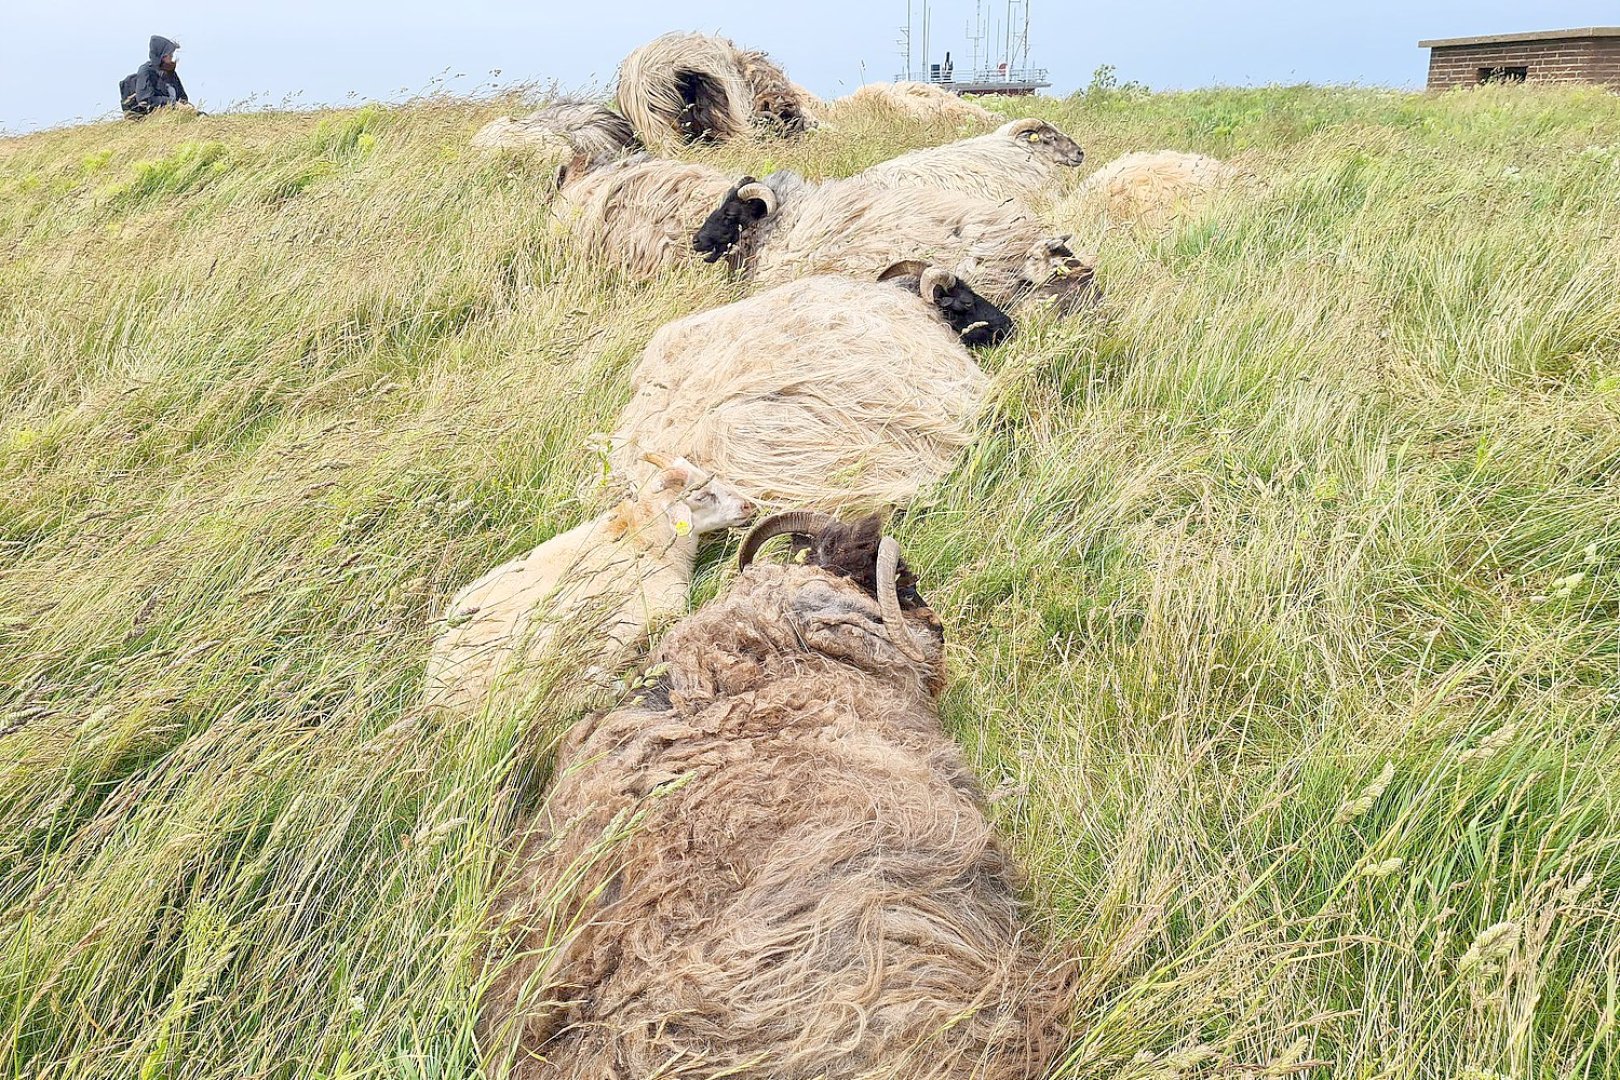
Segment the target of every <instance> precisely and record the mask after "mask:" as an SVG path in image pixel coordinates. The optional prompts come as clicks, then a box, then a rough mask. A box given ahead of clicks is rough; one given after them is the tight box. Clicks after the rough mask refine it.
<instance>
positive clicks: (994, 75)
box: [894, 65, 1050, 86]
mask: <svg viewBox="0 0 1620 1080" xmlns="http://www.w3.org/2000/svg"><path fill="white" fill-rule="evenodd" d="M908 78H909V79H910V80H912V81H915V82H925V83H934V84H936V85H940V86H953V85H955V84H956V83H973V84H974V85H983V84H986V83H990V84H994V83H1046V82H1049V81H1050V80H1049V79H1048V78H1047V70H1046V68H1004V67H993V68H984V69H983V70H981V71H979V72H978V73H976V74H975V75H974V76H973V77H972V78H966V77H963V78H957V75H956V69H955V68H946V67H941V66H939V65H933V66H930V67H929V69H928V70H927V71H919V72H916V73H915V74H913V75H911V76H909V77H908V76H907V75H906V74H905V72H900V73H899V74H897V75H895V77H894V81H895V82H905V81H907V79H908Z"/></svg>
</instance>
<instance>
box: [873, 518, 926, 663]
mask: <svg viewBox="0 0 1620 1080" xmlns="http://www.w3.org/2000/svg"><path fill="white" fill-rule="evenodd" d="M899 570H900V545H899V544H898V543H896V542H895V539H894V537H892V536H885V537H884V538H883V539H882V540H881V541H879V543H878V557H877V598H878V607H879V608H880V609H882V611H883V628H884V629H885V630H887V631H888V632H889V640H890V641H892V642H893V643H894V647H895V648H897V649H899V650H900V651H901V652H902V653H904V654H905V655H906V659H908V660H911V661H913V662H915V663H918V664H921V663H926V662H927V660H928V654H927V653H925V652H923V650H922V646H921V645H918V644H917V639H916V637H914V636H913V635H912V633H911V627H910V626H909V625H908V624H907V623H906V616H905V613H904V612H902V611H901V610H900V594H899V593H898V592H897V591H896V590H895V578H896V576H897V575H898V573H899Z"/></svg>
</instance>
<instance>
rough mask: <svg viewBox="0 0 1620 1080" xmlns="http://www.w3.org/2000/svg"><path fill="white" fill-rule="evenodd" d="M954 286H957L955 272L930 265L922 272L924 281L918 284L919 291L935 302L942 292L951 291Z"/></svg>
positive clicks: (925, 298)
mask: <svg viewBox="0 0 1620 1080" xmlns="http://www.w3.org/2000/svg"><path fill="white" fill-rule="evenodd" d="M954 288H956V275H955V274H953V273H951V272H950V271H949V270H941V269H940V268H939V267H937V266H930V267H929V268H928V269H926V270H924V271H923V272H922V281H921V282H920V283H919V284H918V286H917V291H918V292H919V293H920V294H922V298H923V299H924V300H926V301H928V302H929V303H930V304H933V303H937V302H938V300H939V294H940V293H942V292H950V291H951V290H952V289H954Z"/></svg>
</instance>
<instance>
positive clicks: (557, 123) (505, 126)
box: [472, 101, 639, 159]
mask: <svg viewBox="0 0 1620 1080" xmlns="http://www.w3.org/2000/svg"><path fill="white" fill-rule="evenodd" d="M472 145H473V146H475V147H478V148H479V149H485V150H494V149H505V148H513V147H523V146H538V147H542V148H546V149H554V150H562V151H568V152H570V153H582V154H586V155H588V156H589V157H591V158H592V159H608V158H612V157H614V156H617V155H618V154H621V153H623V152H625V151H626V150H633V149H635V148H636V147H637V146H638V145H639V143H638V141H637V139H636V133H635V132H634V131H633V130H631V128H630V121H628V120H626V119H625V118H624V117H622V116H620V115H619V114H618V113H616V112H613V111H612V110H611V109H609V108H607V107H606V106H605V105H600V104H597V103H595V102H589V101H559V102H556V103H554V104H551V105H548V106H546V107H545V108H543V109H537V110H536V111H534V112H532V113H530V114H529V115H528V116H525V117H524V118H523V119H521V120H515V119H513V118H512V117H510V116H500V117H496V118H495V119H494V120H491V121H490V122H489V123H488V124H485V125H484V126H483V127H482V128H480V129H479V131H478V133H477V134H476V135H474V136H473V139H472Z"/></svg>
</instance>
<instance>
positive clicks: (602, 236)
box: [552, 154, 733, 280]
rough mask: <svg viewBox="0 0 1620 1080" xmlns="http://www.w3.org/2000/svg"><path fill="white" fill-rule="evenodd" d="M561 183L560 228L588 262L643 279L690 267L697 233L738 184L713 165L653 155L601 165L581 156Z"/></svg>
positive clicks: (557, 212) (556, 209)
mask: <svg viewBox="0 0 1620 1080" xmlns="http://www.w3.org/2000/svg"><path fill="white" fill-rule="evenodd" d="M559 184H560V192H559V197H558V199H557V201H556V202H555V203H554V204H553V207H552V214H553V218H554V220H555V221H556V223H557V225H558V227H559V229H561V230H562V231H563V232H564V233H565V234H566V235H567V236H568V237H569V239H570V241H571V243H572V244H573V245H574V246H575V247H576V248H577V249H578V250H580V251H581V252H583V253H584V254H585V255H586V256H587V257H589V258H592V259H596V260H599V261H601V262H603V263H606V264H607V265H608V266H611V267H613V268H614V269H617V270H619V271H620V272H622V273H624V274H626V275H627V276H629V277H632V278H635V279H638V280H651V279H652V278H655V277H657V276H658V275H659V274H660V273H662V272H664V271H665V270H667V269H669V268H670V267H672V266H675V265H677V264H678V263H681V262H686V261H690V260H691V259H692V257H693V255H692V234H693V232H694V231H695V230H696V229H697V228H698V227H699V226H701V225H702V224H703V222H704V220H705V218H706V217H707V216H708V214H709V213H710V211H711V210H713V208H714V206H715V204H716V203H718V202H719V201H720V200H721V199H723V198H724V197H725V195H726V193H727V192H729V191H730V190H731V188H732V186H733V184H732V178H731V177H730V176H729V175H728V174H726V173H723V172H721V171H720V170H718V169H716V168H714V167H712V166H709V165H702V164H698V163H696V162H686V161H666V160H663V159H660V158H654V157H649V156H647V155H646V154H634V155H631V156H630V157H628V158H622V159H620V160H617V161H611V162H607V163H605V164H600V165H596V166H595V167H592V163H591V162H589V161H588V160H587V159H585V158H584V157H583V156H581V157H579V158H576V159H575V161H574V163H573V164H572V165H570V166H568V167H567V168H565V169H564V170H562V174H561V176H560V179H559Z"/></svg>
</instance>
